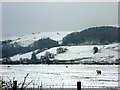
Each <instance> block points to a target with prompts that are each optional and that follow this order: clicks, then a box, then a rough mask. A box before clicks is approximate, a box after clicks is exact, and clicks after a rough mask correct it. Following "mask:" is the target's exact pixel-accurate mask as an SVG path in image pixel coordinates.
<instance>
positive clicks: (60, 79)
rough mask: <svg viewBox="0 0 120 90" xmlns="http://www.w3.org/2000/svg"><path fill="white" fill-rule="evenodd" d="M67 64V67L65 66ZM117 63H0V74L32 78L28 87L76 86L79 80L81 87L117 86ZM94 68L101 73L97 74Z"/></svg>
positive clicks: (10, 76)
mask: <svg viewBox="0 0 120 90" xmlns="http://www.w3.org/2000/svg"><path fill="white" fill-rule="evenodd" d="M66 66H67V67H66ZM118 68H120V66H117V65H80V64H79V65H10V67H7V65H0V69H1V70H0V76H2V77H4V79H5V80H9V79H13V77H15V80H17V81H18V83H20V82H23V79H24V77H25V76H26V75H27V73H29V76H28V77H27V80H26V83H28V82H30V81H31V80H33V82H32V83H31V84H30V85H29V87H33V83H34V84H35V87H37V86H38V85H41V83H42V87H43V88H76V87H77V86H76V85H77V81H81V83H82V88H101V87H116V86H118V74H120V73H118ZM96 70H101V71H102V74H101V75H97V74H96Z"/></svg>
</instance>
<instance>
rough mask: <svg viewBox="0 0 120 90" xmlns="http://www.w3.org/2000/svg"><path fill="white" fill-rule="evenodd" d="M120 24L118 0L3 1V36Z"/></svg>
mask: <svg viewBox="0 0 120 90" xmlns="http://www.w3.org/2000/svg"><path fill="white" fill-rule="evenodd" d="M116 24H118V6H117V2H116V3H115V2H101V3H100V2H66V3H65V2H63V3H62V2H56V3H55V2H46V3H45V2H39V3H33V2H26V3H25V2H23V3H22V2H21V3H20V2H18V3H16V2H8V3H5V2H4V3H2V31H3V36H10V35H13V36H16V35H17V36H19V35H25V34H30V33H32V32H34V33H37V32H43V31H73V30H81V29H84V28H88V27H92V26H100V25H116Z"/></svg>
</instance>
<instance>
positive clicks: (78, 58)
mask: <svg viewBox="0 0 120 90" xmlns="http://www.w3.org/2000/svg"><path fill="white" fill-rule="evenodd" d="M118 29H119V28H117V27H112V26H101V27H92V28H88V29H85V30H79V31H76V32H75V31H74V32H73V31H62V32H41V33H40V32H39V33H37V34H35V33H32V34H31V35H26V36H23V37H19V38H16V39H14V38H13V39H11V40H5V41H1V42H0V43H1V44H0V49H2V50H1V51H2V56H0V60H3V61H4V62H3V63H7V62H10V63H21V62H22V63H31V64H32V63H36V64H37V63H44V64H45V63H101V62H103V63H116V62H118V61H119V59H118V57H117V56H118V50H117V49H118V45H117V44H118V43H119V41H120V40H119V37H118ZM93 47H97V48H98V52H97V53H93ZM101 48H102V49H101ZM116 59H117V60H118V61H116ZM12 61H16V62H12Z"/></svg>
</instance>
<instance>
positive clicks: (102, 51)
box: [11, 43, 118, 64]
mask: <svg viewBox="0 0 120 90" xmlns="http://www.w3.org/2000/svg"><path fill="white" fill-rule="evenodd" d="M93 47H98V50H99V51H98V52H97V53H96V54H93ZM57 48H60V47H54V48H50V49H48V50H45V51H43V52H41V53H38V54H36V57H37V59H38V60H40V59H41V56H45V54H46V52H49V53H51V54H53V55H55V56H54V58H51V59H50V60H51V61H58V62H60V63H63V62H65V63H71V62H74V63H96V64H98V63H99V64H100V63H103V64H104V63H105V64H106V63H108V64H110V63H111V64H112V63H116V59H118V44H117V43H116V44H110V45H84V46H62V47H61V48H67V51H66V52H64V53H60V54H58V53H57ZM34 52H37V50H35V51H34ZM32 53H33V52H29V53H25V54H21V55H20V54H18V55H15V56H13V57H11V60H13V61H16V60H20V59H26V58H28V59H31V56H32Z"/></svg>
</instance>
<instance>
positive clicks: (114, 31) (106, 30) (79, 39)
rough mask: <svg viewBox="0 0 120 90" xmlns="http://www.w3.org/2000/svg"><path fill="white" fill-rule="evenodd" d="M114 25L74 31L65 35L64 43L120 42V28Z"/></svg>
mask: <svg viewBox="0 0 120 90" xmlns="http://www.w3.org/2000/svg"><path fill="white" fill-rule="evenodd" d="M119 29H120V28H117V27H112V26H102V27H92V28H88V29H85V30H83V31H81V32H73V33H71V34H68V35H67V36H65V37H64V38H63V40H62V45H81V44H82V45H85V44H88V45H91V44H92V45H94V44H96V45H97V44H99V45H100V44H111V43H114V42H119V41H120V40H119V38H118V30H119Z"/></svg>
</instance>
